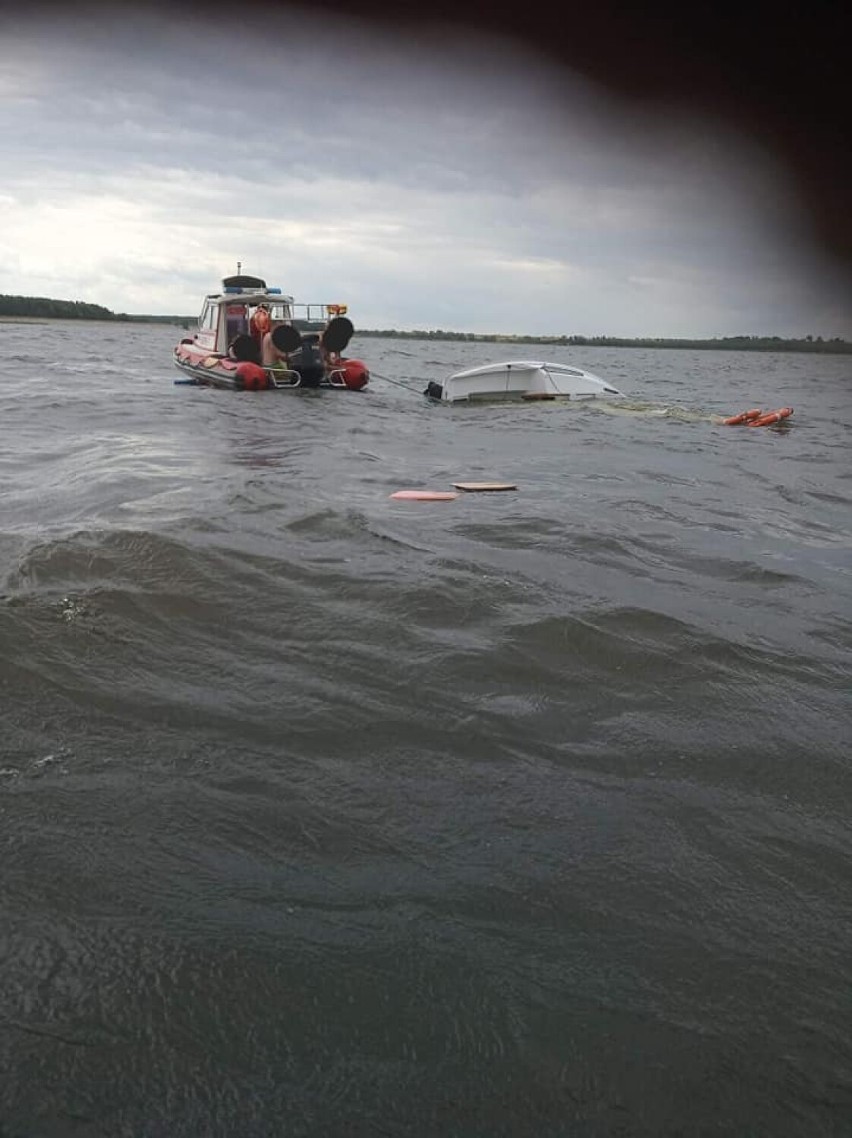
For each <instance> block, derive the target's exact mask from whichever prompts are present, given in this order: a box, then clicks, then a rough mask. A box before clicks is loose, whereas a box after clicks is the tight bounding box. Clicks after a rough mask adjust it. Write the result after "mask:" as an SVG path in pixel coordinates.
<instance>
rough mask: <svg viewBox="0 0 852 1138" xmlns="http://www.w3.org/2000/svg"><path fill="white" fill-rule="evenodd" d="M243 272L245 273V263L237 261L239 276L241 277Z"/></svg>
mask: <svg viewBox="0 0 852 1138" xmlns="http://www.w3.org/2000/svg"><path fill="white" fill-rule="evenodd" d="M242 271H243V263H242V261H237V276H239V275H240V273H241V272H242Z"/></svg>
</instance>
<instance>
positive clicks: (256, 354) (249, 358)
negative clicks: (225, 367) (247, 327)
mask: <svg viewBox="0 0 852 1138" xmlns="http://www.w3.org/2000/svg"><path fill="white" fill-rule="evenodd" d="M228 356H229V358H230V359H232V360H237V361H238V362H239V363H250V364H259V363H260V362H261V355H260V348H259V347H258V345H257V340H255V338H254V336H249V335H248V333H246V332H241V333H240V334H239V335H238V336H234V338H233V339H232V340H231V342H230V344H229V345H228Z"/></svg>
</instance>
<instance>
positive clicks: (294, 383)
mask: <svg viewBox="0 0 852 1138" xmlns="http://www.w3.org/2000/svg"><path fill="white" fill-rule="evenodd" d="M266 374H267V375H268V376H269V379H270V382H271V383H272V386H273V387H298V386H299V385H300V384H301V382H302V377H301V376H300V375H299V373H298V372H297V371H292V370H291V369H290V368H285V367H271V368H267V369H266Z"/></svg>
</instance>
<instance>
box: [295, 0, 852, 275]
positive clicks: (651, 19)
mask: <svg viewBox="0 0 852 1138" xmlns="http://www.w3.org/2000/svg"><path fill="white" fill-rule="evenodd" d="M279 7H280V8H281V9H284V8H285V7H286V5H283V4H281V5H279ZM312 9H313V10H314V11H317V10H326V11H328V13H329V17H330V18H333V17H334V15H335V14H336V13H338V12H339V13H340V14H350V15H356V14H357V15H358V16H360V17H369V18H370V19H372V20H374V21H375V22H376V24H377V26H381V27H383V28H384V29H386V30H391V29H393V30H399V31H400V32H401V33H403V34H406V35H409V36H415V37H416V35H417V33H418V29H420V28H422V26H423V24H424V23H425V22H427V21H440V22H441V23H443V24H445V25H446V26H447V27H448V28H452V27H453V26H455V27H456V28H458V29H459V31H460V32H462V31H464V32H465V33H466V32H468V31H472V32H474V33H476V32H483V31H484V32H488V33H497V34H499V35H503V36H508V37H510V38H511V39H513V40H515V41H517V42H518V43H519V44H521V45H523V46H525V47H528V48H534V49H537V50H539V51H541V52H543V53H544V54H545V55H546V56H548V57H549V58H550V59H551V60H552V61H554V62H555V63H557V64H559V65H561V66H563V67H565V68H568V69H570V70H574V71H577V72H579V73H581V74H583V75H585V76H587V77H588V78H590V79H593V80H594V81H595V82H597V83H599V84H602V85H603V86H605V87H606V88H608V90H609V91H610V92H611V93H612V94H614V95H616V96H619V97H621V98H622V99H624V100H625V101H626V109H629V107H630V106H631V105H635V104H640V105H641V107H642V109H643V110H648V109H651V110H653V111H654V112H655V113H658V114H659V115H661V116H665V115H666V114H667V113H668V112H670V111H671V110H672V109H676V110H677V111H679V112H684V111H685V112H699V113H710V114H713V115H717V116H719V117H720V118H721V119H723V120H724V121H726V122H728V123H730V124H731V125H733V126H735V127H737V128H738V129H739V130H740V131H742V132H743V133H744V134H745V135H746V136H748V137H751V138H755V139H758V140H760V142H761V144H762V145H763V146H764V147H766V148H767V149H769V150H771V151H772V152H773V153H774V154H775V156H776V157H777V158H778V159H779V160H780V161H781V162H782V163H783V164H784V165H786V166H787V167H788V169H789V171H790V173H791V175H792V179H793V184H794V185H795V186H796V187H797V189H798V192H799V194H800V196H801V199H802V201H803V204H804V206H805V209H806V211H807V213H808V214H809V216H810V219H811V222H812V232H813V236H814V240H815V242H816V243H817V244H818V245H821V246H822V248H823V250H824V251H825V252H827V253H829V254H831V255H832V256H833V257H834V258H836V259H837V260H838V261H839V262H841V263H842V264H843V265H844V266H845V267H846V269H847V270H848V271H850V272H852V208H850V173H852V171H850V137H852V129H850V115H849V104H850V96H849V91H850V84H852V41H850V36H849V31H850V18H849V12H850V10H852V4H849V3H848V0H847V2H846V3H840V2H838V3H827V2H825V0H818V2H815V3H810V4H806V5H803V4H797V5H790V6H786V7H785V6H784V5H783V4H782V3H780V2H779V3H775V4H772V5H770V4H756V3H751V2H749V0H744V2H743V3H741V4H725V3H716V4H713V3H707V2H701V0H683V2H681V3H678V4H674V3H653V2H652V3H646V4H642V3H641V0H639V2H638V3H636V4H629V3H614V2H613V0H583V2H581V3H576V2H575V3H570V2H569V3H562V4H553V3H545V0H515V2H513V3H507V2H505V0H496V2H495V3H477V2H476V0H429V2H427V3H424V4H422V5H415V4H407V3H405V2H404V0H403V2H401V3H397V4H392V3H389V2H387V0H355V2H352V3H347V2H346V0H314V3H313V4H312Z"/></svg>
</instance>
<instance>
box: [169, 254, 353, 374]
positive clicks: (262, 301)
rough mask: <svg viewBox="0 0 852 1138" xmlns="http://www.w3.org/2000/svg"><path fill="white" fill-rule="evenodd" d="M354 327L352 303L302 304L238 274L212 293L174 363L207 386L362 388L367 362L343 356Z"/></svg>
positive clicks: (180, 347)
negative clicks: (349, 310)
mask: <svg viewBox="0 0 852 1138" xmlns="http://www.w3.org/2000/svg"><path fill="white" fill-rule="evenodd" d="M238 268H239V266H238ZM354 331H355V329H354V327H353V325H352V321H351V320H349V319H348V317H347V316H346V305H345V304H296V303H295V302H294V300H293V297H292V296H286V295H284V293H282V291H281V289H280V288H270V287H268V286H267V284H266V281H264V280H261V279H260V278H259V277H251V276H244V275H242V274H240V273H238V275H237V276H233V277H225V279H224V280H223V281H222V289H221V292H215V293H210V294H208V295H207V296H205V298H204V304H203V305H202V308H201V315H200V316H199V318H198V327H197V328H196V330H195V332H193V333H192V335H190V336H186V337H184V339H182V340H181V341H180V343H179V344H178V345H177V346H176V347H175V350H174V363H175V366H176V367H177V368H178V369H179V370H180V371H182V372H183V373H184V374H185V375H186V376H187V379H186V380H185V381H184V382H188V383H194V384H197V385H199V386H204V387H221V388H226V389H229V390H234V391H292V390H298V389H302V388H310V387H313V388H317V387H320V388H335V389H337V390H341V391H361V390H363V388H365V387H366V386H367V383H368V382H369V379H370V373H369V371H368V370H367V366H366V364H364V363H363V362H362V361H361V360H356V359H351V358H348V357H346V356H344V355H343V352H344V351H345V350H346V347H347V345H348V344H349V341H350V340H351V338H352V335H353V333H354ZM176 382H181V381H179V380H178V381H176Z"/></svg>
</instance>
